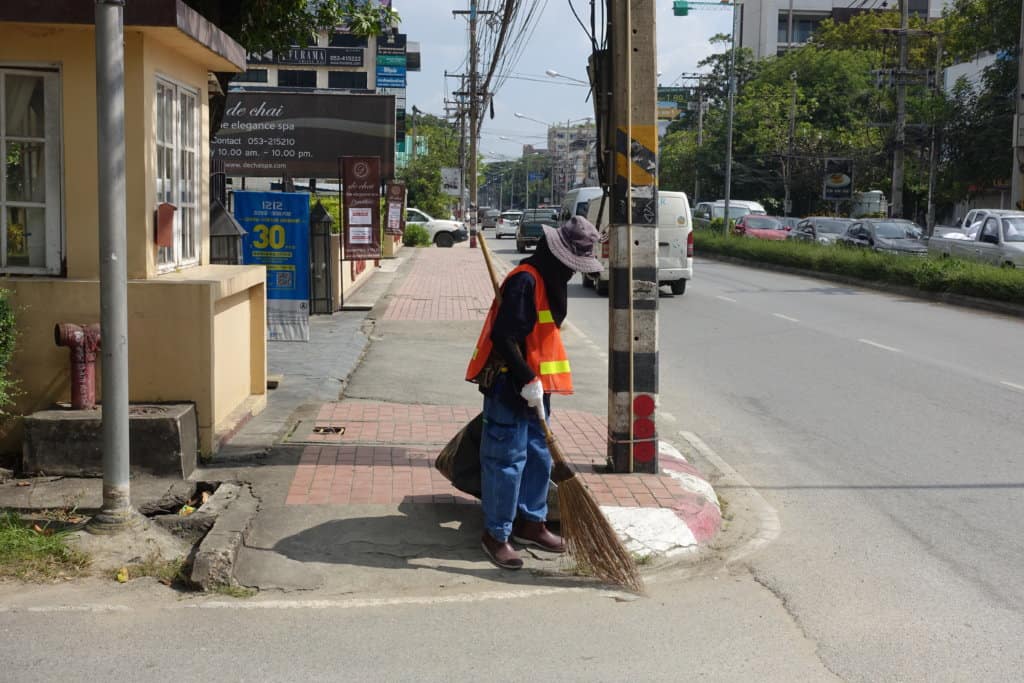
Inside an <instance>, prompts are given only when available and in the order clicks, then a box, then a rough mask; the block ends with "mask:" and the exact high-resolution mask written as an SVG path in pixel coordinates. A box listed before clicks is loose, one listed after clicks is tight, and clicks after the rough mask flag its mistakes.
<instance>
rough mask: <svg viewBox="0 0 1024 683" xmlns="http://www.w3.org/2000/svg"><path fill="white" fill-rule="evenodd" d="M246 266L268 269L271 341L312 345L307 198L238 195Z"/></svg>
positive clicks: (293, 194)
mask: <svg viewBox="0 0 1024 683" xmlns="http://www.w3.org/2000/svg"><path fill="white" fill-rule="evenodd" d="M234 202H235V218H236V219H237V220H238V222H239V223H241V224H242V227H243V228H245V231H246V233H245V236H244V237H243V238H242V239H243V242H242V254H243V260H244V261H245V263H247V264H253V265H262V266H266V268H267V340H268V341H309V193H307V192H235V193H234Z"/></svg>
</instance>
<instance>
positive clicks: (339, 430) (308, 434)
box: [281, 420, 345, 446]
mask: <svg viewBox="0 0 1024 683" xmlns="http://www.w3.org/2000/svg"><path fill="white" fill-rule="evenodd" d="M344 433H345V427H344V425H339V424H324V423H323V422H320V423H318V422H316V421H315V420H299V421H298V422H296V423H295V426H294V427H292V429H291V430H290V431H289V432H288V435H287V436H285V437H284V439H282V440H281V443H291V444H306V445H320V446H322V445H324V444H325V443H334V442H338V443H340V442H341V438H340V437H341V435H342V434H344Z"/></svg>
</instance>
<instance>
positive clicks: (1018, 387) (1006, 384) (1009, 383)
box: [1000, 382, 1024, 391]
mask: <svg viewBox="0 0 1024 683" xmlns="http://www.w3.org/2000/svg"><path fill="white" fill-rule="evenodd" d="M1000 384H1002V385H1003V386H1007V387H1010V388H1011V389H1016V390H1017V391H1024V386H1022V385H1020V384H1014V383H1013V382H1000Z"/></svg>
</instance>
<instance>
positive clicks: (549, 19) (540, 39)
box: [393, 0, 731, 160]
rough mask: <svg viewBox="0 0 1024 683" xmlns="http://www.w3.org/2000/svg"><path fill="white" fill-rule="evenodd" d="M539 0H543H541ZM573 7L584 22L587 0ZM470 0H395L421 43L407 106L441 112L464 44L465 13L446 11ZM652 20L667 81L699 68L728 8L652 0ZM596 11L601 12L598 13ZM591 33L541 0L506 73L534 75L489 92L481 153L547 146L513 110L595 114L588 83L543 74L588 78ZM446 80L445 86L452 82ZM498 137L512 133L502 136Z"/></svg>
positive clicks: (557, 116)
mask: <svg viewBox="0 0 1024 683" xmlns="http://www.w3.org/2000/svg"><path fill="white" fill-rule="evenodd" d="M541 1H542V2H543V0H541ZM574 3H575V6H576V9H577V11H578V12H579V13H580V16H581V17H583V19H584V21H586V22H588V24H589V16H590V14H589V13H590V3H589V2H587V0H574ZM468 5H469V2H468V0H462V1H461V2H455V1H454V0H393V6H394V8H395V9H396V10H397V11H398V13H399V14H400V15H401V17H402V25H401V30H402V31H403V32H404V33H406V34H407V35H408V36H409V40H411V41H416V42H419V44H420V52H421V55H422V71H420V72H418V73H410V74H409V77H408V86H407V93H406V95H407V109H408V110H409V111H412V107H413V105H415V106H416V107H418V108H419V109H420V110H422V111H424V112H429V113H431V114H437V115H443V114H444V97H445V92H446V87H445V77H444V74H445V71H446V70H447V71H448V72H449V73H461V72H462V70H463V69H464V65H463V62H464V60H465V59H466V55H467V53H468V49H469V34H468V31H467V23H468V19H467V18H466V17H465V16H457V17H455V16H452V10H455V9H463V10H464V9H466V8H467V7H468ZM656 6H657V12H658V15H657V23H658V36H657V48H658V70H659V71H660V72H661V74H662V75H661V76H660V78H659V79H658V80H659V83H660V84H661V85H671V84H673V82H674V81H675V80H676V79H677V77H678V76H679V74H681V73H684V72H694V71H696V70H697V62H699V61H700V60H701V59H703V58H704V57H706V56H707V55H709V54H711V52H712V48H711V45H710V44H709V43H708V38H710V37H711V36H713V35H715V34H716V33H728V32H729V30H730V27H731V14H730V12H728V11H717V8H714V9H712V10H711V11H698V10H696V9H691V11H690V15H689V16H688V17H675V16H673V15H672V0H656ZM599 16H600V15H599ZM589 53H590V42H589V39H588V38H587V37H586V35H585V34H584V32H583V29H582V28H580V26H579V24H577V23H576V20H575V19H574V18H573V16H572V13H571V11H570V9H569V0H547V2H546V7H545V9H544V12H543V14H542V16H541V19H540V21H539V22H538V25H537V28H536V30H535V31H534V33H533V36H532V38H531V40H530V42H529V44H528V45H527V46H526V49H525V50H524V51H523V55H522V57H521V58H520V60H519V63H518V64H517V65H516V66H515V68H514V69H513V71H512V73H513V74H514V75H517V76H522V77H526V78H529V79H533V80H520V79H515V78H509V79H508V80H507V81H506V82H505V84H504V85H503V86H502V88H501V89H500V90H499V91H498V93H497V94H496V95H495V98H494V119H487V120H486V121H485V122H484V124H483V127H482V130H481V133H480V138H481V140H480V149H481V151H482V153H483V154H484V155H485V157H486V158H487V159H492V160H493V159H497V158H510V157H518V156H519V155H520V154H521V152H522V145H523V144H524V143H526V144H534V145H537V146H540V147H546V146H547V143H546V140H547V129H546V127H545V126H544V125H542V124H540V123H535V122H533V121H528V120H525V119H519V118H516V117H515V115H514V114H515V112H519V113H522V114H525V115H526V116H529V117H531V118H534V119H538V120H540V121H545V122H550V123H556V122H563V123H564V122H565V121H567V120H576V119H583V118H586V117H591V118H592V117H593V116H594V108H593V100H587V99H586V97H587V92H588V90H587V88H586V87H580V86H577V85H573V84H572V83H571V82H569V81H567V80H564V79H561V78H550V77H548V76H546V75H545V71H546V70H548V69H551V70H554V71H557V72H559V73H560V74H564V75H565V76H569V77H572V78H576V79H580V80H583V81H586V80H587V74H586V65H587V57H588V55H589ZM455 85H456V81H455V80H454V79H449V84H448V88H447V90H448V91H451V90H455V89H457V88H456V87H455ZM502 137H506V138H511V140H503V139H501V138H502Z"/></svg>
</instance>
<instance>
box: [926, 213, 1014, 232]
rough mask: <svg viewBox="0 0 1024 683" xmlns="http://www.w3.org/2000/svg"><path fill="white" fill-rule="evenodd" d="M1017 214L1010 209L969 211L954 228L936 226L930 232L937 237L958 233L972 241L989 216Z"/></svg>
mask: <svg viewBox="0 0 1024 683" xmlns="http://www.w3.org/2000/svg"><path fill="white" fill-rule="evenodd" d="M1019 213H1020V211H1016V210H1012V209H971V210H970V211H968V212H967V215H966V216H964V217H963V218H962V219H961V220H960V221H959V222H957V224H956V225H955V226H948V225H936V226H935V229H934V230H933V231H932V232H933V234H935V235H938V236H939V237H945V236H946V234H948V233H957V232H958V233H960V234H963V235H967V236H968V237H970V238H972V239H973V238H974V236H975V233H976V232H977V231H978V228H979V227H980V226H981V224H982V223H984V222H985V219H986V218H988V217H989V216H1015V215H1017V214H1019ZM954 239H956V238H954Z"/></svg>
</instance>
